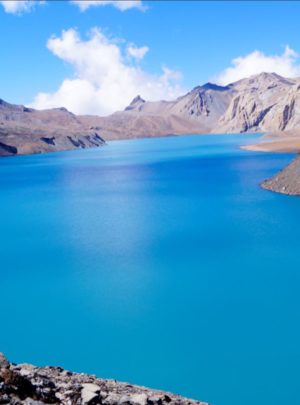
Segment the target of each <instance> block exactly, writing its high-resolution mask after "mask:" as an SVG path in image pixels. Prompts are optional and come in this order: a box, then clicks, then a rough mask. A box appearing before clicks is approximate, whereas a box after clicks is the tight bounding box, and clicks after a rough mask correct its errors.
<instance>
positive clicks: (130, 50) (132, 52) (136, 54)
mask: <svg viewBox="0 0 300 405" xmlns="http://www.w3.org/2000/svg"><path fill="white" fill-rule="evenodd" d="M148 52H149V48H148V46H142V47H140V48H138V47H137V46H135V45H133V44H130V45H128V46H127V54H128V56H131V57H132V58H135V59H137V60H142V59H143V58H144V56H145V55H146V53H148Z"/></svg>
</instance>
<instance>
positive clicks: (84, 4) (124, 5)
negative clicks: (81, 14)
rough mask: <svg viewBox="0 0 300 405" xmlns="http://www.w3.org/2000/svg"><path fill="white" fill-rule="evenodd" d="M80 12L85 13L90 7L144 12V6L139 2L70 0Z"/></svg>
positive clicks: (132, 0)
mask: <svg viewBox="0 0 300 405" xmlns="http://www.w3.org/2000/svg"><path fill="white" fill-rule="evenodd" d="M71 2H72V3H73V4H76V5H77V6H78V7H79V8H80V10H81V11H85V10H87V9H88V8H90V7H97V6H108V5H112V6H114V7H116V8H117V9H119V10H121V11H125V10H129V9H130V8H138V9H140V10H144V9H145V6H144V5H143V3H142V1H141V0H72V1H71Z"/></svg>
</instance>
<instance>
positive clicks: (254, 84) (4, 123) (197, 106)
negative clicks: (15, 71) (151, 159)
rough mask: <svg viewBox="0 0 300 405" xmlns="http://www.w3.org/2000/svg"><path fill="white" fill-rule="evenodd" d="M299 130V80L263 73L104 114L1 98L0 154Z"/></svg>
mask: <svg viewBox="0 0 300 405" xmlns="http://www.w3.org/2000/svg"><path fill="white" fill-rule="evenodd" d="M298 128H300V78H296V79H287V78H284V77H281V76H279V75H277V74H276V73H261V74H258V75H255V76H251V77H249V78H246V79H242V80H239V81H237V82H234V83H231V84H229V85H227V86H218V85H216V84H213V83H206V84H204V85H203V86H197V87H195V88H194V89H192V90H191V91H190V92H188V93H187V94H185V95H183V96H181V97H179V98H177V99H176V100H174V101H155V102H153V101H145V100H144V99H143V98H142V97H141V96H137V97H135V98H134V99H133V100H132V102H131V104H130V105H129V106H128V107H126V108H125V110H124V111H118V112H116V113H114V114H112V115H110V116H107V117H100V116H89V115H82V116H79V115H75V114H73V113H71V112H69V111H68V110H66V109H65V108H55V109H49V110H42V111H39V110H35V109H32V108H27V107H25V106H22V105H14V104H9V103H7V102H5V101H4V100H1V99H0V155H15V154H27V153H42V152H50V151H58V150H68V149H76V148H86V147H96V146H101V145H103V144H104V143H105V140H113V139H128V138H138V137H154V136H164V135H181V134H201V133H242V132H268V133H277V134H278V133H279V134H290V133H291V131H292V132H293V131H295V130H297V129H298Z"/></svg>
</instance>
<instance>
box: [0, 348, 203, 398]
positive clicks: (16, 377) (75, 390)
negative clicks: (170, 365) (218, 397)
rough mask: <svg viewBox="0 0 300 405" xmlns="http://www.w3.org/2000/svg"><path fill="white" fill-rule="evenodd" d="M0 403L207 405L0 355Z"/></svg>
mask: <svg viewBox="0 0 300 405" xmlns="http://www.w3.org/2000/svg"><path fill="white" fill-rule="evenodd" d="M0 404H8V405H23V404H24V405H44V404H55V405H60V404H61V405H98V404H99V405H100V404H102V405H208V404H207V403H204V402H199V401H194V400H191V399H187V398H183V397H180V396H178V395H174V394H170V393H167V392H163V391H157V390H152V389H148V388H145V387H140V386H136V385H132V384H127V383H121V382H117V381H115V380H107V379H101V378H97V377H95V376H92V375H87V374H78V373H73V372H70V371H66V370H63V369H62V368H60V367H43V368H40V367H35V366H32V365H30V364H13V363H10V362H9V361H8V360H7V359H6V358H5V356H4V355H3V354H1V353H0Z"/></svg>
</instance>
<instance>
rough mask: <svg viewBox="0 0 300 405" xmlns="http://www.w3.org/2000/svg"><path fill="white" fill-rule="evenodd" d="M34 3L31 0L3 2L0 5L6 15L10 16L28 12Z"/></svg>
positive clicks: (6, 0) (7, 0) (5, 0)
mask: <svg viewBox="0 0 300 405" xmlns="http://www.w3.org/2000/svg"><path fill="white" fill-rule="evenodd" d="M36 3H37V2H36V1H32V0H24V1H21V0H16V1H14V0H3V1H0V4H1V5H2V7H3V8H4V11H5V12H6V13H10V14H22V13H24V12H28V11H30V10H31V9H32V8H33V7H34V6H35V4H36Z"/></svg>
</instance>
